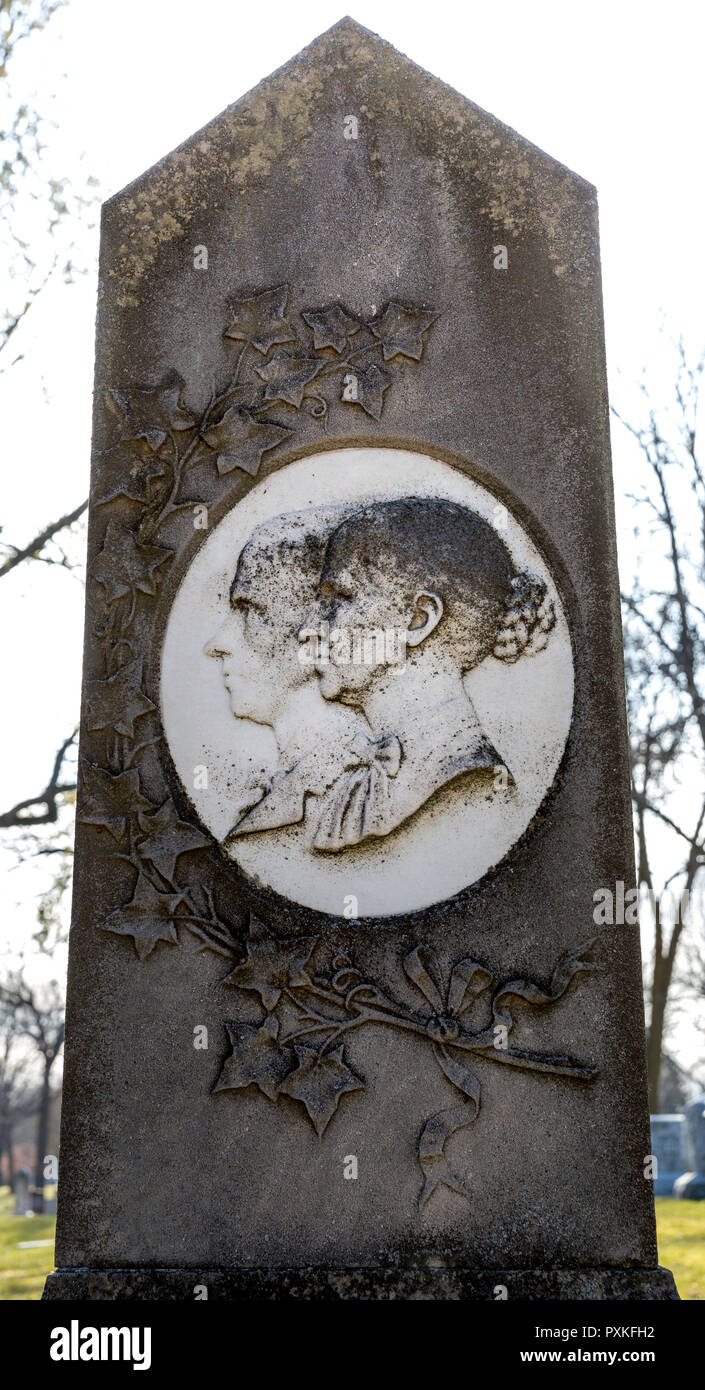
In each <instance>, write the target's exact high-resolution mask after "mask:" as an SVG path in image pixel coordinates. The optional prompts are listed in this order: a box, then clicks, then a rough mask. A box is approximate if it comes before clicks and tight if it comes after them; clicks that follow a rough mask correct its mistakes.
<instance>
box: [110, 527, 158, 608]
mask: <svg viewBox="0 0 705 1390" xmlns="http://www.w3.org/2000/svg"><path fill="white" fill-rule="evenodd" d="M172 553H173V552H172V551H171V550H164V549H163V547H162V546H158V545H138V544H137V542H136V540H135V537H134V534H133V532H132V531H129V530H128V529H127V527H126V526H121V525H120V524H119V522H117V521H109V522H108V527H107V530H106V532H105V540H104V541H103V549H102V550H101V551H100V552H99V554H98V555H96V557H95V560H94V561H93V564H92V565H91V571H90V572H91V574H92V576H93V578H94V579H96V580H97V581H98V583H99V584H102V585H103V588H104V589H105V600H106V603H109V604H110V603H115V602H116V600H117V599H120V598H124V597H125V595H126V594H130V595H132V596H134V593H135V591H136V590H139V592H140V593H143V594H148V595H150V596H153V595H154V594H156V592H157V585H158V583H159V580H158V577H157V573H156V571H157V570H158V569H159V568H160V567H161V566H162V565H163V564H164V563H165V561H167V560H169V559H171V556H172Z"/></svg>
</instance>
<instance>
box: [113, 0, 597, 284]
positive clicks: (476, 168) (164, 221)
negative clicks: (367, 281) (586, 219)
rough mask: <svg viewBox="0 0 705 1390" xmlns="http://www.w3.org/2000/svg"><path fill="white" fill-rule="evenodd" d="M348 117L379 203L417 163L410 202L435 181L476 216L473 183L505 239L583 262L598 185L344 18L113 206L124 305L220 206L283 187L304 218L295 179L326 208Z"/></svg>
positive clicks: (562, 261) (479, 205)
mask: <svg viewBox="0 0 705 1390" xmlns="http://www.w3.org/2000/svg"><path fill="white" fill-rule="evenodd" d="M349 117H354V119H355V122H356V125H355V132H356V133H355V135H354V136H353V137H352V138H353V140H355V141H357V143H356V144H355V145H354V148H356V149H358V150H359V151H360V152H361V153H364V155H365V161H366V174H365V177H366V178H369V180H370V198H371V205H372V206H374V205H377V206H378V207H379V206H381V204H382V203H383V202H385V201H387V200H388V198H389V196H390V188H391V184H390V181H392V182H393V181H394V179H395V177H396V174H397V173H401V172H402V171H406V175H407V178H406V184H407V185H408V190H409V193H408V196H409V197H410V198H411V200H412V202H413V201H414V193H413V190H414V188H415V187H416V188H417V189H418V188H420V187H421V185H422V184H424V183H426V185H427V187H429V186H432V187H434V188H436V189H438V190H439V196H441V197H442V199H443V200H444V201H445V203H447V204H448V205H449V206H450V205H452V206H455V207H456V211H457V215H458V216H459V217H460V218H461V219H462V220H463V221H467V219H468V217H469V208H468V206H467V197H468V189H469V188H470V187H472V188H473V190H474V194H473V198H474V200H475V204H476V211H475V213H474V214H473V217H474V218H475V219H476V218H477V216H478V215H479V216H480V217H482V218H484V219H485V220H486V223H487V225H488V227H490V228H491V231H492V234H493V235H494V236H495V239H496V240H497V241H498V242H500V243H504V242H507V241H508V240H510V239H512V238H522V239H524V240H525V239H526V237H527V236H528V237H532V236H535V237H538V238H540V239H541V240H542V241H545V239H546V237H548V238H549V241H550V255H551V258H552V259H553V261H554V264H555V266H557V267H559V268H558V269H557V270H556V273H557V274H563V273H567V269H568V267H569V266H570V264H571V263H573V262H574V261H576V260H580V259H581V258H583V259H584V257H585V254H586V250H585V248H582V247H580V246H578V245H576V242H575V235H574V229H575V226H576V222H580V221H581V218H582V217H583V211H582V210H583V209H584V206H585V205H586V204H595V203H596V200H595V193H594V189H593V188H592V185H590V184H588V183H586V181H585V180H583V179H581V178H580V177H579V176H578V175H576V174H573V173H571V172H570V170H568V169H566V168H565V167H564V166H563V165H561V164H559V163H558V162H557V161H556V160H554V159H552V158H551V157H550V156H549V155H547V154H544V153H543V151H542V150H539V149H538V148H537V147H536V146H535V145H532V144H531V143H530V142H529V141H528V140H525V139H523V137H522V136H520V135H518V134H517V133H516V131H513V130H511V129H510V128H509V127H508V126H505V125H503V124H502V122H501V121H498V120H496V119H495V117H494V116H490V115H488V113H487V112H486V111H483V110H482V109H481V108H480V107H479V106H476V105H475V104H474V103H473V102H471V101H469V100H468V99H467V98H466V97H464V96H461V95H460V94H459V93H458V92H456V91H454V90H453V89H452V88H451V87H448V86H446V84H445V83H443V82H441V81H440V80H439V78H437V77H434V76H432V75H431V74H430V73H428V72H425V71H424V69H423V68H420V67H418V66H417V64H416V63H413V62H412V61H411V60H410V59H409V58H406V57H404V55H403V54H401V53H399V52H398V51H397V50H396V49H395V48H393V47H392V45H391V44H389V43H387V42H386V41H385V40H384V39H381V38H379V37H378V35H377V34H373V33H371V32H370V31H369V30H368V29H365V28H363V26H362V25H361V24H358V23H357V22H356V21H355V20H353V19H350V18H349V17H347V16H346V17H345V18H344V19H341V20H340V21H339V22H338V23H337V24H335V25H334V26H333V28H332V29H328V30H327V31H326V32H325V33H323V34H321V35H319V37H318V38H317V39H314V41H313V43H311V44H309V46H308V47H307V48H305V49H303V51H302V52H301V53H299V54H298V55H297V56H296V57H294V58H291V59H290V61H289V62H288V63H286V64H285V65H284V67H281V68H279V69H278V70H277V71H275V72H273V73H271V74H270V75H269V76H268V77H266V78H264V80H263V81H262V82H260V83H259V84H258V86H256V87H254V88H253V89H252V90H251V91H250V92H248V93H246V94H245V95H244V96H242V97H240V99H239V100H238V101H236V102H235V103H234V104H233V105H232V106H229V107H227V108H226V109H225V110H224V111H222V112H221V113H220V115H218V116H215V117H214V119H213V120H212V121H210V122H209V124H208V125H206V126H204V127H203V129H202V130H200V131H198V132H196V134H194V135H192V136H191V137H190V138H189V139H188V140H186V141H185V142H184V143H183V144H182V145H180V146H179V147H178V148H177V149H175V150H173V151H172V152H171V154H168V155H166V156H165V157H164V158H163V159H162V160H160V161H159V163H158V164H155V165H154V166H153V167H152V168H151V169H148V170H147V171H146V172H145V173H143V174H141V175H140V177H139V178H137V179H136V180H135V181H134V182H133V183H131V184H130V185H128V186H127V187H126V188H124V189H123V190H122V191H121V192H120V193H118V194H116V195H115V196H114V197H113V198H111V199H110V200H109V201H108V202H107V203H106V204H105V206H104V235H105V237H106V238H107V239H108V241H109V242H110V253H111V265H112V269H111V274H112V276H113V277H116V276H117V277H119V279H120V285H119V287H118V288H119V294H118V303H119V304H120V305H121V306H122V307H125V308H127V307H130V306H132V307H134V306H135V305H136V304H137V303H138V301H139V297H140V294H141V292H142V288H143V287H144V283H145V276H147V277H148V276H149V274H150V273H151V272H152V270H153V269H154V267H155V265H156V263H157V261H158V260H159V259H160V258H161V257H162V256H163V255H164V254H165V253H168V251H169V248H172V249H175V248H176V246H177V245H179V244H183V241H184V238H191V239H192V240H193V241H194V244H195V243H198V242H202V241H204V228H205V227H206V224H207V223H208V219H209V217H212V215H214V214H217V212H218V210H219V209H221V210H222V209H224V208H225V207H226V206H229V207H231V208H232V207H234V206H237V208H238V210H239V211H241V213H242V214H243V215H248V213H249V209H250V207H251V206H252V205H253V202H257V200H258V199H260V197H261V194H262V192H263V190H264V189H265V188H266V189H268V190H269V196H270V198H274V196H275V192H276V190H277V189H278V188H279V185H281V189H280V203H279V212H277V220H278V219H279V217H280V216H281V217H282V218H283V219H284V220H286V214H287V212H288V213H289V219H288V220H289V221H291V219H292V218H293V216H294V207H295V205H296V203H297V193H296V190H297V189H298V195H299V197H298V201H299V203H302V202H303V195H304V191H306V197H307V199H308V202H309V204H310V208H311V212H312V213H315V208H316V207H317V206H321V205H322V204H325V203H326V200H327V199H329V198H332V197H333V196H334V195H333V189H334V188H336V187H337V177H338V166H339V165H340V158H341V148H343V149H344V148H348V149H350V148H351V145H350V144H345V143H344V142H343V141H342V137H341V131H343V126H344V122H345V121H346V120H347V119H348V118H349ZM343 133H344V132H343ZM358 135H359V139H358ZM393 165H394V166H396V169H393V168H392V166H393ZM285 184H286V189H285V187H284V185H285ZM375 189H376V192H375ZM395 196H396V195H395ZM423 196H425V197H426V199H427V201H428V194H425V195H423ZM433 196H434V197H435V195H433ZM416 202H417V206H420V204H418V198H417V199H416ZM409 215H410V217H412V218H413V216H415V215H416V213H415V212H412V209H411V207H410V210H409ZM591 215H592V216H593V217H594V207H593V210H592V213H591ZM106 244H107V243H106ZM561 266H562V267H564V269H560V267H561Z"/></svg>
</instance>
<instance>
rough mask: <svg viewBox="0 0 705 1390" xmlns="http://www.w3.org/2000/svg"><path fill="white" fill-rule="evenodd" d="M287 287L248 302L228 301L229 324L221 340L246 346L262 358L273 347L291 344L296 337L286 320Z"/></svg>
mask: <svg viewBox="0 0 705 1390" xmlns="http://www.w3.org/2000/svg"><path fill="white" fill-rule="evenodd" d="M288 293H289V287H288V285H279V286H278V287H277V288H276V289H274V290H265V291H264V294H256V295H253V297H252V298H251V299H228V308H229V309H230V311H231V313H232V320H231V322H230V323H229V324H228V327H227V328H226V330H225V333H224V335H223V336H224V337H225V338H232V339H234V340H235V341H236V342H244V343H250V344H251V345H252V347H254V348H256V349H257V351H258V352H261V353H263V354H266V353H267V352H269V349H270V348H271V347H273V346H274V344H275V343H292V342H294V341H295V339H296V334H295V333H294V330H293V328H292V326H291V324H290V323H289V320H288V318H287V317H286V301H287V297H288Z"/></svg>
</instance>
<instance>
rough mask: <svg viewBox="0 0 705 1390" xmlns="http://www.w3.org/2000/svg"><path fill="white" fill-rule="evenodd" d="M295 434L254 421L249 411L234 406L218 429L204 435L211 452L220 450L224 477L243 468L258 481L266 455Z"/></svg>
mask: <svg viewBox="0 0 705 1390" xmlns="http://www.w3.org/2000/svg"><path fill="white" fill-rule="evenodd" d="M292 433H293V431H292V430H290V429H287V428H286V427H285V426H284V425H274V424H272V423H271V422H269V421H262V422H260V421H258V420H254V419H253V418H252V416H251V415H250V413H249V411H248V410H243V409H242V408H241V407H240V406H238V405H233V406H231V407H230V409H229V410H226V412H225V415H224V416H223V418H222V420H221V421H220V422H219V423H218V424H217V425H212V426H211V428H210V429H207V430H205V431H204V433H203V434H202V435H201V438H202V439H203V440H204V441H205V443H206V444H207V445H208V447H209V449H215V450H216V452H217V455H218V456H217V459H216V465H217V468H218V472H219V473H220V474H221V475H222V474H224V473H232V471H233V469H234V468H242V469H243V471H244V472H245V473H249V474H250V476H251V477H254V476H255V474H256V473H257V472H258V470H259V467H260V464H261V462H262V455H263V454H266V453H268V452H269V450H270V449H275V448H276V446H277V444H281V443H282V441H283V440H284V439H288V438H289V435H290V434H292Z"/></svg>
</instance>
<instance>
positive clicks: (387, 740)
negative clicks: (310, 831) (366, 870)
mask: <svg viewBox="0 0 705 1390" xmlns="http://www.w3.org/2000/svg"><path fill="white" fill-rule="evenodd" d="M401 760H402V747H401V744H400V742H399V739H398V738H397V737H396V734H387V735H386V736H385V737H384V738H380V739H369V738H365V736H364V734H358V735H357V737H356V738H355V739H354V740H353V742H352V743H351V744H350V748H349V752H348V757H347V760H346V764H345V771H344V772H342V773H341V775H340V777H338V778H337V780H336V781H335V782H334V783H333V786H332V787H331V789H330V791H329V792H328V794H327V796H326V797H325V798H324V800H323V803H322V807H321V814H320V816H319V820H318V824H317V826H316V831H315V835H314V838H313V848H314V849H318V850H327V851H329V852H330V851H335V850H340V849H345V847H346V846H347V845H357V844H359V843H360V841H361V840H364V839H366V838H367V836H368V835H375V834H379V833H384V824H385V819H386V817H387V815H388V809H389V798H390V787H389V782H390V779H391V778H394V777H396V775H397V773H398V771H399V768H400V767H401Z"/></svg>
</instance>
